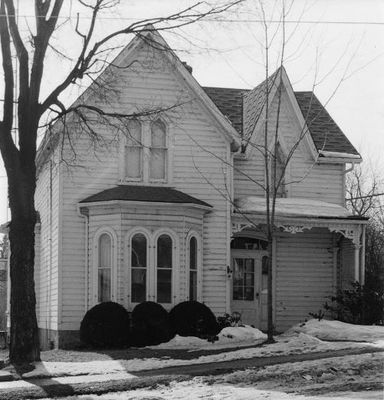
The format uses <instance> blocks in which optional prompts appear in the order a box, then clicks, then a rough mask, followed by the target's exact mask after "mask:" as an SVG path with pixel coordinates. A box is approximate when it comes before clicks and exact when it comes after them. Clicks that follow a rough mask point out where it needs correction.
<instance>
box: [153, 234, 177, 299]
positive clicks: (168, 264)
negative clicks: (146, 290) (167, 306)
mask: <svg viewBox="0 0 384 400" xmlns="http://www.w3.org/2000/svg"><path fill="white" fill-rule="evenodd" d="M172 247H173V243H172V238H171V237H170V236H169V235H167V234H162V235H160V236H159V238H158V239H157V266H156V282H157V287H156V294H157V296H156V301H157V302H158V303H172V263H173V260H172V258H173V257H172Z"/></svg>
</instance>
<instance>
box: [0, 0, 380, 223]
mask: <svg viewBox="0 0 384 400" xmlns="http://www.w3.org/2000/svg"><path fill="white" fill-rule="evenodd" d="M19 2H20V7H19V15H20V20H21V21H23V22H24V23H25V22H28V24H29V25H32V26H33V20H32V19H31V17H30V16H31V15H32V11H33V10H29V9H28V7H29V6H30V3H31V2H30V1H29V0H19ZM121 3H122V4H121V5H120V6H119V7H118V8H117V9H116V10H115V11H113V12H112V11H109V12H108V13H106V14H105V15H104V17H103V19H101V20H100V22H99V24H98V25H97V33H98V35H102V34H104V33H105V32H108V31H110V30H111V29H114V28H115V27H116V28H119V27H123V26H124V25H127V24H129V23H131V22H133V20H134V19H136V18H138V19H139V18H148V17H155V16H158V15H167V14H169V13H172V12H175V11H176V10H177V9H180V8H182V7H184V6H188V5H191V4H193V3H194V2H192V1H189V0H178V1H175V0H161V1H160V0H130V1H129V2H126V1H121ZM256 3H257V1H256V0H250V1H248V3H247V4H246V5H245V6H244V7H242V8H241V9H240V10H239V11H238V12H236V13H233V14H232V15H230V16H227V20H222V19H223V18H220V19H221V21H218V22H213V21H205V22H201V23H199V24H198V25H195V26H189V27H188V28H184V29H183V30H182V31H179V32H178V34H171V33H164V35H163V36H164V37H165V39H166V40H167V41H168V43H169V44H170V45H171V47H173V48H175V49H177V54H178V55H179V57H180V58H181V59H182V60H185V61H187V62H188V64H190V65H191V66H192V67H193V75H194V77H195V78H196V79H197V81H198V82H199V83H200V84H201V85H203V86H218V87H233V88H247V89H248V88H252V87H254V86H256V85H257V84H258V83H260V82H261V81H262V80H263V79H264V65H265V53H264V52H263V51H262V48H261V44H263V43H264V36H263V30H262V23H261V22H260V19H261V14H260V10H259V9H257V7H255V6H254V4H256ZM274 3H275V1H272V0H268V1H265V4H266V12H267V19H272V20H273V21H275V20H276V21H277V20H279V10H280V9H279V8H278V7H276V8H275V12H274V14H272V8H271V6H272V5H273V4H274ZM277 3H278V2H277ZM65 7H66V9H65V10H64V13H63V15H64V14H65V15H66V16H70V17H71V19H70V20H69V22H68V23H67V24H66V25H65V26H63V27H62V29H61V30H60V31H59V32H57V34H56V40H57V41H58V42H59V43H60V51H62V52H65V53H66V54H69V55H72V56H73V55H74V54H75V51H76V49H77V48H78V41H77V40H76V39H75V37H74V36H71V34H70V29H72V28H73V27H74V26H75V21H76V18H75V16H76V12H77V11H78V10H77V6H76V0H73V1H70V0H68V1H66V2H65ZM80 17H81V20H80V21H81V23H83V24H86V23H87V21H88V20H87V18H86V15H85V14H83V13H81V14H80ZM228 19H229V20H228ZM297 21H298V22H297ZM279 26H280V27H281V24H280V25H279V24H278V23H277V22H270V23H269V32H270V35H273V32H274V31H275V30H276V29H277V28H278V27H279ZM280 33H281V29H280V31H279V32H278V33H277V34H276V36H275V41H274V44H273V45H272V48H271V51H270V69H271V71H272V72H273V70H274V69H275V67H276V66H277V65H278V60H279V56H280V54H281V42H280V38H281V35H280ZM286 37H289V41H288V44H287V45H286V47H285V50H284V53H285V59H286V61H285V67H286V70H287V73H288V76H289V78H290V80H291V83H292V85H293V88H294V90H311V89H312V87H313V85H314V82H315V83H316V86H315V88H314V90H315V93H316V95H317V96H318V97H319V99H320V100H321V101H322V102H323V104H325V103H326V104H327V105H326V107H327V110H328V111H329V113H330V114H331V115H332V117H333V118H334V119H335V121H336V122H337V123H338V125H339V126H340V127H341V129H342V130H343V132H344V133H345V134H346V135H347V137H348V138H349V139H350V140H351V142H352V143H353V144H354V146H355V147H356V148H357V149H358V150H359V151H360V152H361V154H362V155H363V158H364V159H365V162H370V161H371V160H372V161H373V162H374V163H375V164H379V165H380V163H381V157H382V156H383V154H384V130H383V126H384V96H383V93H384V39H383V38H384V1H383V0H337V1H335V0H317V1H310V0H307V1H304V0H296V1H295V2H294V6H293V7H292V8H291V10H290V13H289V15H288V16H287V23H286ZM58 66H60V68H58ZM67 67H69V64H68V65H67ZM65 69H66V64H65V62H63V61H62V60H61V61H59V60H58V59H57V58H53V57H51V58H50V59H49V60H48V61H47V63H46V75H45V82H46V84H45V87H44V92H48V91H49V88H50V87H52V86H51V85H54V84H55V83H56V82H57V81H56V80H57V79H58V78H60V71H61V72H62V73H64V72H65ZM336 89H337V90H336ZM71 95H72V97H73V96H74V95H76V91H73V90H72V91H71ZM381 164H382V163H381ZM382 165H383V164H382ZM4 175H5V172H4V169H3V167H2V166H1V167H0V223H3V222H5V221H6V219H7V213H6V204H7V192H6V179H5V178H4ZM8 217H9V216H8Z"/></svg>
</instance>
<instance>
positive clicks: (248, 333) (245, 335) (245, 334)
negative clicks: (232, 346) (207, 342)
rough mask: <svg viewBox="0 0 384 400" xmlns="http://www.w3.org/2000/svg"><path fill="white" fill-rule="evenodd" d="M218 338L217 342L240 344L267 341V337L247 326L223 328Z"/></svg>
mask: <svg viewBox="0 0 384 400" xmlns="http://www.w3.org/2000/svg"><path fill="white" fill-rule="evenodd" d="M218 336H219V342H225V341H229V342H235V341H236V342H241V341H254V340H266V339H267V335H266V334H265V333H263V332H261V331H259V330H258V329H256V328H253V327H252V326H249V325H244V326H239V327H227V328H224V329H222V331H221V332H220V333H219V335H218Z"/></svg>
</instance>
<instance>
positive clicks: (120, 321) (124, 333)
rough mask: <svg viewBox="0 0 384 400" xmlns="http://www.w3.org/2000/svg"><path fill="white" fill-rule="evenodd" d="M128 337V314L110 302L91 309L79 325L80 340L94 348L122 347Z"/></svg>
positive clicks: (121, 307) (118, 305) (122, 308)
mask: <svg viewBox="0 0 384 400" xmlns="http://www.w3.org/2000/svg"><path fill="white" fill-rule="evenodd" d="M128 337H129V314H128V312H127V311H126V309H125V308H124V307H123V306H121V305H120V304H117V303H114V302H112V301H109V302H106V303H100V304H97V305H96V306H94V307H93V308H91V309H90V310H89V311H88V312H87V313H86V314H85V316H84V318H83V320H82V321H81V325H80V340H81V342H82V343H84V344H85V345H87V346H91V347H95V348H113V347H114V348H117V347H124V346H125V345H126V343H127V339H128Z"/></svg>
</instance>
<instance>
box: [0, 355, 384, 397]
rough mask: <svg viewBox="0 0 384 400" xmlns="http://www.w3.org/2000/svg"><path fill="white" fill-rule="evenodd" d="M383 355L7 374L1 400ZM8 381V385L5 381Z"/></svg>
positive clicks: (120, 388)
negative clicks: (20, 376)
mask: <svg viewBox="0 0 384 400" xmlns="http://www.w3.org/2000/svg"><path fill="white" fill-rule="evenodd" d="M378 352H381V353H383V356H384V351H383V349H375V348H360V349H359V348H357V349H347V350H335V351H331V352H329V351H328V352H315V353H306V354H298V355H286V356H273V357H268V358H259V357H255V358H249V359H241V360H231V361H221V362H214V363H203V364H193V365H182V366H176V367H166V368H158V369H153V370H145V371H135V372H134V373H130V372H129V371H126V372H113V373H108V371H105V373H103V374H95V375H77V376H63V377H54V378H49V377H46V378H39V379H24V380H23V379H20V380H15V377H14V376H13V375H12V374H10V373H8V374H4V373H3V375H2V376H0V380H2V381H1V382H0V399H8V400H13V399H15V400H16V399H26V398H35V399H36V398H44V397H51V396H69V395H80V394H91V393H93V394H101V393H107V392H116V391H124V390H134V389H138V388H143V387H148V386H154V385H157V384H166V383H169V382H171V381H183V380H189V379H191V378H193V377H195V376H201V375H215V374H223V373H228V372H232V371H238V370H242V369H247V368H258V367H264V366H267V365H276V364H284V363H291V362H298V361H308V360H317V359H322V358H332V357H341V356H347V355H359V354H367V353H378ZM5 379H9V380H8V381H4V380H5Z"/></svg>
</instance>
